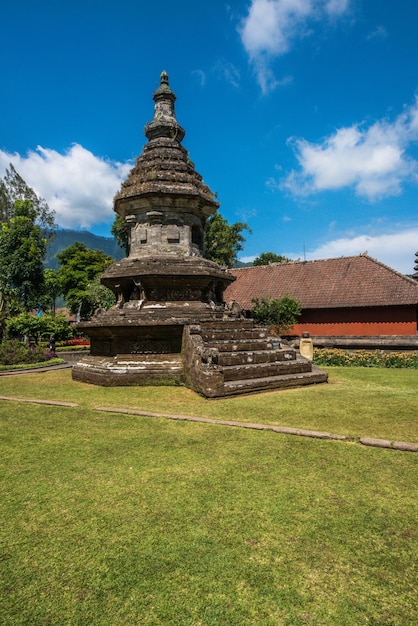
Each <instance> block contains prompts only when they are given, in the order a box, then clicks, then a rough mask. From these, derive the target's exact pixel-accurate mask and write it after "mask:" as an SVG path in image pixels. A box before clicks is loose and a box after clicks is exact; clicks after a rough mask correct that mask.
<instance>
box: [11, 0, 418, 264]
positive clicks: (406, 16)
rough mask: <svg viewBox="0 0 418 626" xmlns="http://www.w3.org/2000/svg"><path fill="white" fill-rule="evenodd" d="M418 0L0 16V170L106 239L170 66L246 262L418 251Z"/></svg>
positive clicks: (289, 0)
mask: <svg viewBox="0 0 418 626" xmlns="http://www.w3.org/2000/svg"><path fill="white" fill-rule="evenodd" d="M417 25H418V2H417V1H416V0H398V1H397V2H395V1H394V0H229V1H226V2H224V1H223V0H210V1H209V0H208V1H206V2H203V1H197V0H178V1H177V2H174V1H173V0H153V1H152V2H151V1H148V2H144V1H142V0H136V1H134V0H131V1H128V0H119V2H117V3H116V2H107V1H106V0H101V1H100V2H98V1H96V0H83V1H80V0H72V1H71V2H68V1H67V0H60V2H56V0H54V1H51V2H50V1H45V0H39V1H38V2H36V3H34V2H32V1H31V2H29V1H28V0H22V1H21V2H19V3H11V2H9V3H5V4H4V6H3V7H2V14H1V21H0V54H1V58H2V60H3V63H2V80H1V94H0V107H1V108H0V110H1V115H0V175H3V174H4V171H5V168H6V167H7V165H8V164H9V163H10V162H12V163H13V164H14V166H15V167H16V169H17V170H18V171H19V173H20V174H21V175H22V176H23V178H24V179H25V180H26V181H27V182H28V183H29V184H30V185H31V186H32V187H34V189H35V190H36V191H37V192H38V193H39V194H40V195H42V196H43V197H44V198H45V199H46V200H47V201H48V203H49V205H50V206H51V208H53V209H55V211H56V221H57V223H58V224H59V225H60V226H62V227H66V228H76V229H88V230H90V231H92V232H94V233H96V234H101V235H109V232H110V226H111V224H112V222H113V211H112V198H113V196H114V194H115V193H116V192H117V191H118V189H119V186H120V183H121V181H122V180H123V179H124V178H125V177H126V175H127V173H128V171H129V169H130V167H132V165H133V160H134V159H135V158H136V157H137V156H138V155H139V154H140V152H141V150H142V147H143V145H144V144H145V142H146V139H145V137H144V134H143V129H144V126H145V124H146V123H147V122H149V121H150V120H151V119H152V116H153V101H152V93H153V91H154V90H155V89H156V87H157V86H158V84H159V76H160V73H161V71H162V70H163V69H164V70H166V71H167V72H168V74H169V78H170V86H171V88H172V89H173V91H174V92H175V93H176V95H177V101H176V114H177V119H178V121H179V123H180V124H181V125H182V126H183V127H184V128H185V129H186V136H185V138H184V140H183V145H184V146H185V147H186V148H187V150H188V151H189V154H190V158H191V160H192V161H193V162H194V163H195V166H196V169H197V171H198V172H199V173H200V174H201V175H202V176H203V178H204V180H205V182H206V183H207V184H208V185H209V187H210V188H211V189H212V191H214V192H217V194H218V200H219V202H220V203H221V208H220V211H221V213H222V215H223V216H224V217H225V218H226V219H227V220H228V221H229V222H230V223H232V222H236V221H244V222H247V223H248V225H249V226H250V227H251V229H252V234H251V235H250V234H248V235H247V236H246V239H247V241H246V244H245V249H244V251H243V252H242V253H241V254H240V258H241V259H244V260H250V259H252V258H254V257H255V256H257V255H259V254H260V253H261V252H266V251H273V252H276V253H278V254H285V255H286V256H289V257H291V258H293V259H297V258H306V259H316V258H330V257H336V256H341V255H352V254H360V253H362V252H365V251H367V252H368V253H369V254H370V255H371V256H374V257H375V258H377V259H379V260H380V261H382V262H384V263H387V264H388V265H390V266H391V267H393V268H395V269H397V270H398V271H400V272H404V273H412V272H413V263H414V255H415V252H416V251H417V250H418V100H417V96H418V70H417V59H418V37H417V36H416V30H417Z"/></svg>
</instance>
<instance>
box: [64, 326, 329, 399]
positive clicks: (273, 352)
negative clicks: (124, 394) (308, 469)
mask: <svg viewBox="0 0 418 626" xmlns="http://www.w3.org/2000/svg"><path fill="white" fill-rule="evenodd" d="M167 321H168V320H166V322H167ZM170 321H171V323H170V324H167V323H166V324H161V325H160V326H159V333H158V335H159V337H160V339H159V342H157V341H154V343H153V341H152V338H151V335H150V338H148V339H147V326H146V325H145V326H144V325H142V326H140V327H139V326H138V328H137V330H138V332H139V334H140V337H139V338H138V337H136V338H135V336H133V333H132V326H131V325H128V330H129V333H130V335H129V336H130V341H132V340H133V342H134V343H133V345H134V346H135V345H137V346H138V349H140V350H141V353H137V354H135V353H129V352H117V346H121V345H124V346H125V348H126V349H127V348H128V347H129V346H128V343H125V344H124V343H123V337H124V336H125V331H124V327H123V326H119V327H115V326H113V332H112V327H110V326H109V325H108V326H107V327H106V333H105V334H106V337H105V338H103V337H102V334H101V332H100V333H99V335H100V343H99V354H95V353H94V352H95V349H94V346H95V343H94V330H92V329H91V328H90V331H89V334H90V335H91V337H92V348H93V350H92V354H91V355H89V356H85V357H84V358H83V359H82V360H81V361H80V362H79V363H77V364H76V365H75V366H74V368H73V378H74V379H75V380H81V381H84V382H89V383H93V384H99V385H104V386H115V385H145V384H179V383H184V384H186V385H187V386H188V387H190V388H192V389H194V390H195V391H197V392H198V393H200V394H202V395H203V396H205V397H208V398H218V397H225V396H233V395H237V394H243V393H254V392H260V391H268V390H271V389H280V388H288V387H299V386H304V385H311V384H316V383H323V382H326V381H327V374H325V373H324V372H322V371H321V370H319V369H318V368H315V367H313V366H312V364H311V362H310V361H308V360H307V359H305V358H303V357H302V356H301V355H300V354H299V353H297V352H296V351H295V350H293V349H288V348H281V347H279V346H278V345H277V344H278V341H277V338H275V337H272V336H270V334H269V332H268V330H267V329H265V328H262V327H257V326H255V325H254V322H253V321H252V320H243V319H239V318H238V319H234V318H230V319H224V320H212V321H207V320H203V321H200V322H198V323H194V324H185V325H184V326H181V325H172V322H173V320H170ZM148 331H149V332H152V333H153V335H152V336H155V332H154V331H155V326H151V325H150V326H149V327H148ZM126 337H128V334H126ZM121 338H122V343H121ZM132 338H133V339H132ZM170 339H171V343H170ZM103 341H107V351H108V354H107V355H103V352H104V344H103ZM135 341H136V342H137V343H136V344H135ZM147 342H148V343H147ZM112 345H113V347H114V349H113V350H112ZM170 346H171V350H170ZM147 347H148V350H149V352H148V353H145V350H146V349H147ZM151 351H153V352H151Z"/></svg>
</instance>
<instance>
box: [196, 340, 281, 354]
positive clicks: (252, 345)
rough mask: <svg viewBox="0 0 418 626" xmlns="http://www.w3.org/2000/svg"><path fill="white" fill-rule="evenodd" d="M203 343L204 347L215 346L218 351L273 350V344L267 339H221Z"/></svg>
mask: <svg viewBox="0 0 418 626" xmlns="http://www.w3.org/2000/svg"><path fill="white" fill-rule="evenodd" d="M204 345H205V347H206V348H217V349H218V350H219V352H243V351H246V352H253V351H260V350H273V346H272V344H271V342H270V341H269V340H268V339H248V340H246V339H236V340H235V341H229V340H227V339H222V340H221V341H215V340H213V341H205V342H204Z"/></svg>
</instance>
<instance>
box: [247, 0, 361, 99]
mask: <svg viewBox="0 0 418 626" xmlns="http://www.w3.org/2000/svg"><path fill="white" fill-rule="evenodd" d="M349 3H350V0H252V1H251V5H250V8H249V12H248V15H247V17H246V18H244V19H243V20H242V21H241V24H240V27H239V33H240V36H241V41H242V43H243V46H244V48H245V50H246V52H247V54H248V56H249V58H250V61H251V63H252V65H253V67H254V70H255V72H256V75H257V80H258V82H259V84H260V87H261V89H262V91H263V93H267V92H269V91H272V90H273V89H274V88H275V87H277V86H278V84H280V82H281V81H277V80H276V78H275V76H274V73H273V71H272V70H271V68H270V64H271V61H272V59H273V58H275V57H278V56H282V55H284V54H286V53H287V52H288V51H289V50H290V48H291V46H292V45H293V43H294V41H295V40H296V39H298V38H301V37H304V36H306V35H307V33H308V32H310V28H309V25H310V24H311V22H313V21H318V20H321V19H324V18H328V19H335V18H336V17H339V16H341V15H342V14H343V13H345V12H346V11H347V10H348V6H349Z"/></svg>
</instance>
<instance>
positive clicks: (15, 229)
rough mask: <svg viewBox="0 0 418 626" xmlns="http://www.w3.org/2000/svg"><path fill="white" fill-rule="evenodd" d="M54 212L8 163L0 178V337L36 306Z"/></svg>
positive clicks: (51, 232)
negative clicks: (11, 319) (13, 318)
mask: <svg viewBox="0 0 418 626" xmlns="http://www.w3.org/2000/svg"><path fill="white" fill-rule="evenodd" d="M53 229H54V212H53V211H51V210H50V208H49V207H48V204H47V203H46V201H45V200H44V199H42V198H40V197H38V195H37V194H36V193H35V191H34V190H33V189H32V188H31V187H29V185H28V184H27V183H26V182H25V181H24V180H23V178H22V177H21V176H20V174H18V172H17V171H16V169H15V168H14V167H13V165H12V164H10V166H9V168H8V169H7V170H6V175H5V176H4V178H3V179H0V248H1V250H0V334H1V336H3V334H4V325H5V320H6V319H7V317H8V316H10V315H15V314H17V313H18V312H19V311H20V310H21V309H22V307H23V308H24V309H29V308H30V307H31V306H37V304H38V302H37V300H38V297H39V295H40V291H41V287H42V283H43V277H42V262H43V260H44V256H45V243H46V242H45V239H49V238H50V237H52V236H53V232H54V231H53Z"/></svg>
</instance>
